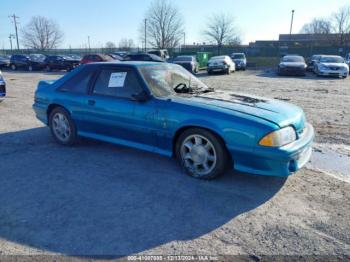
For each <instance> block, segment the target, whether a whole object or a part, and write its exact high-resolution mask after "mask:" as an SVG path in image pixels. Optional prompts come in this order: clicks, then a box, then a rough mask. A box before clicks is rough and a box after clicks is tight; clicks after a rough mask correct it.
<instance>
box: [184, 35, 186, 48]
mask: <svg viewBox="0 0 350 262" xmlns="http://www.w3.org/2000/svg"><path fill="white" fill-rule="evenodd" d="M185 45H186V33H185V32H184V47H185Z"/></svg>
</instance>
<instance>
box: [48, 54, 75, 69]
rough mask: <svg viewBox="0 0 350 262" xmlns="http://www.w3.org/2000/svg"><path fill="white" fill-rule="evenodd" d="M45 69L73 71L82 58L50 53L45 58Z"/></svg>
mask: <svg viewBox="0 0 350 262" xmlns="http://www.w3.org/2000/svg"><path fill="white" fill-rule="evenodd" d="M44 62H45V70H46V71H51V70H66V71H71V70H73V69H74V68H75V67H77V66H78V65H79V64H80V60H77V59H73V58H72V57H70V56H66V55H50V56H47V57H46V59H45V60H44Z"/></svg>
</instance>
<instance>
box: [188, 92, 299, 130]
mask: <svg viewBox="0 0 350 262" xmlns="http://www.w3.org/2000/svg"><path fill="white" fill-rule="evenodd" d="M188 100H189V101H190V104H202V105H208V106H214V107H216V108H217V109H218V110H230V111H232V112H239V113H243V114H247V115H250V116H254V117H257V118H260V119H263V120H265V121H268V122H271V123H274V124H276V125H278V126H279V127H280V128H282V127H285V126H289V125H292V126H294V128H295V129H296V130H297V131H301V130H303V128H304V125H305V116H304V112H303V110H302V109H301V108H300V107H298V106H295V105H293V104H289V103H286V102H283V101H279V100H275V99H268V98H261V97H257V96H251V95H246V94H237V93H227V92H219V91H218V92H210V93H204V94H200V95H196V96H193V97H191V98H190V99H188Z"/></svg>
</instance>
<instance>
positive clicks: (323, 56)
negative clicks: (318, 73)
mask: <svg viewBox="0 0 350 262" xmlns="http://www.w3.org/2000/svg"><path fill="white" fill-rule="evenodd" d="M321 57H338V58H339V57H340V58H342V57H341V56H339V55H321Z"/></svg>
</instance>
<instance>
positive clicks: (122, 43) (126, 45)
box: [119, 38, 135, 51]
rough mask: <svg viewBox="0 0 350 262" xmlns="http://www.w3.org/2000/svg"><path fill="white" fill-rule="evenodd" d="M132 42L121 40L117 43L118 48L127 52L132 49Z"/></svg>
mask: <svg viewBox="0 0 350 262" xmlns="http://www.w3.org/2000/svg"><path fill="white" fill-rule="evenodd" d="M134 47H135V45H134V40H132V39H127V38H123V39H121V40H120V41H119V48H120V49H123V50H125V51H129V50H130V49H132V48H134Z"/></svg>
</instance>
